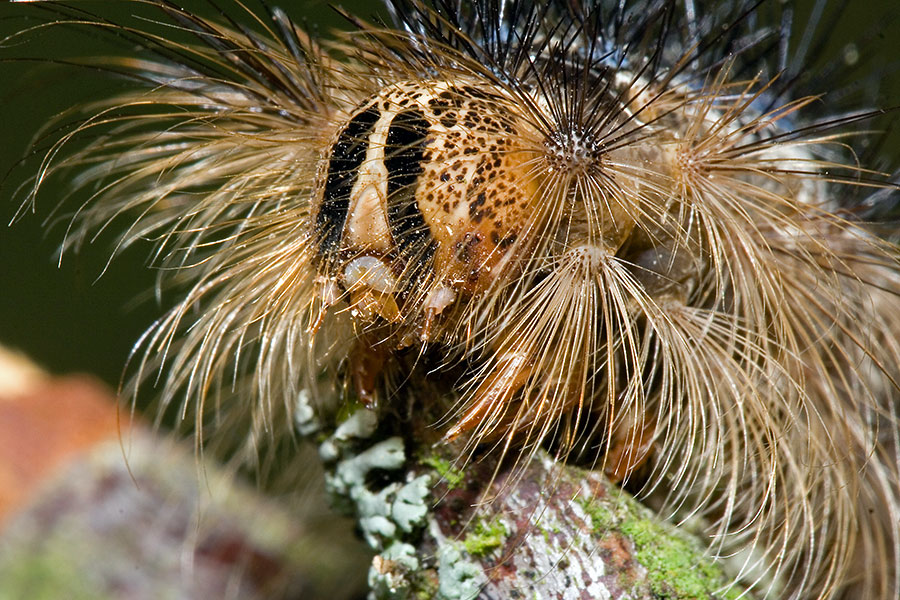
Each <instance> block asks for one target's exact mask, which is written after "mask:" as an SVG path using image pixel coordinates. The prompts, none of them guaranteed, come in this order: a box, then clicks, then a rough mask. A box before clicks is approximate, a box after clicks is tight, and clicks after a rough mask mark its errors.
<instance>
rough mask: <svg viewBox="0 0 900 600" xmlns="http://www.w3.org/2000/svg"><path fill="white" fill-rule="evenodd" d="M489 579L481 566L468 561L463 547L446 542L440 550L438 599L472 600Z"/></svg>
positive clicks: (455, 543)
mask: <svg viewBox="0 0 900 600" xmlns="http://www.w3.org/2000/svg"><path fill="white" fill-rule="evenodd" d="M485 583H487V577H486V576H485V574H484V569H482V567H481V565H479V564H478V563H475V562H471V561H469V560H466V558H465V556H464V554H463V547H462V545H461V544H459V543H457V542H452V541H450V540H446V541H445V542H444V543H443V544H442V545H441V547H440V549H439V550H438V596H437V597H438V599H439V600H472V599H473V598H476V597H477V596H478V592H479V591H480V590H481V588H482V586H484V585H485Z"/></svg>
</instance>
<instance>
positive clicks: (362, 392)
mask: <svg viewBox="0 0 900 600" xmlns="http://www.w3.org/2000/svg"><path fill="white" fill-rule="evenodd" d="M389 352H390V349H389V348H388V347H386V346H385V344H378V343H376V342H375V341H373V340H372V339H371V338H370V337H368V336H361V337H359V338H358V339H357V341H356V343H355V345H354V347H353V350H352V351H351V352H350V356H349V358H348V367H349V368H348V370H349V373H350V379H351V381H352V382H353V389H354V391H355V392H356V397H357V398H358V399H359V401H360V402H362V403H363V405H365V407H366V408H375V406H376V405H377V403H378V397H377V394H376V388H377V385H378V381H379V380H380V378H381V374H382V373H383V371H384V363H385V361H386V360H387V357H388V354H389Z"/></svg>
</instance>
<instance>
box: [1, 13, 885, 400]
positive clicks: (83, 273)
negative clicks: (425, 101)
mask: <svg viewBox="0 0 900 600" xmlns="http://www.w3.org/2000/svg"><path fill="white" fill-rule="evenodd" d="M254 2H255V0H248V4H249V5H250V6H254ZM814 2H815V0H801V1H797V2H794V3H793V4H794V5H795V8H796V15H797V18H796V23H799V24H803V23H806V22H807V19H808V15H809V14H810V11H811V7H812V5H813V3H814ZM218 3H219V4H221V5H224V6H229V5H230V3H229V2H228V1H227V0H219V1H218ZM75 4H76V6H79V7H84V8H85V9H87V10H92V11H95V12H97V13H99V14H103V15H104V16H109V17H113V18H118V19H121V18H122V17H126V18H127V16H128V15H129V14H131V13H132V12H134V11H138V12H140V13H141V14H151V13H148V12H147V11H146V8H147V7H145V6H141V5H140V4H139V3H132V2H121V1H119V2H115V1H107V2H77V3H75ZM179 4H181V5H183V6H185V7H186V8H189V9H192V10H195V11H197V12H198V13H200V14H204V15H210V14H212V13H213V12H214V9H213V8H212V6H211V5H210V3H208V2H203V1H193V2H187V1H185V2H180V3H179ZM274 4H275V5H281V6H282V7H283V8H285V10H286V11H287V12H288V14H290V15H291V16H292V17H293V18H295V19H297V20H300V21H303V20H305V21H307V22H308V23H309V24H310V26H313V27H317V28H319V30H320V31H322V32H327V31H329V30H331V29H332V28H335V27H346V24H345V22H344V21H343V19H342V18H341V17H340V16H339V15H338V14H337V13H336V12H335V11H333V10H331V9H330V8H329V7H328V5H327V4H326V3H324V2H320V1H315V0H300V1H290V2H288V1H281V2H274ZM340 4H341V5H342V6H343V7H344V8H345V9H346V10H347V11H348V12H350V13H352V14H356V15H360V16H363V17H368V16H370V15H371V14H373V12H374V10H375V9H374V8H372V7H373V6H376V5H375V4H374V3H370V2H366V1H360V2H346V1H345V2H341V3H340ZM703 4H704V3H702V2H698V6H699V7H700V9H701V10H702V5H703ZM835 4H837V3H831V4H830V5H829V10H831V9H835V8H836V7H835ZM129 5H130V6H129ZM896 12H897V4H896V0H873V1H871V2H867V3H862V2H849V3H847V7H846V9H845V10H844V12H843V15H842V17H841V18H840V19H839V20H838V21H837V22H836V23H835V26H834V27H829V28H828V31H820V32H819V35H821V36H825V38H827V40H828V46H829V48H828V51H827V53H826V54H828V55H830V56H834V57H838V58H839V59H841V60H846V61H849V62H852V61H854V60H855V61H858V62H859V64H864V65H866V66H865V67H864V68H861V69H860V71H859V79H860V80H864V79H866V78H867V77H870V76H871V74H872V73H873V71H874V72H876V75H875V76H874V78H873V79H876V80H877V81H879V82H880V84H879V85H878V86H871V85H868V86H867V89H869V90H875V91H874V92H872V93H868V94H867V98H868V99H867V103H868V105H869V106H870V107H888V106H891V105H898V104H900V69H898V67H900V54H898V52H897V48H898V47H900V42H898V39H900V22H898V21H900V20H898V18H897V16H896V15H895V13H896ZM46 18H47V15H46V14H43V15H42V11H41V10H38V9H35V7H34V6H28V5H25V4H9V3H6V2H3V3H2V4H0V39H3V38H4V37H6V36H7V35H9V34H11V33H12V32H15V31H21V30H23V29H25V28H28V27H32V26H36V25H38V24H39V23H40V22H42V20H46ZM802 34H803V30H802V28H799V29H798V30H797V34H796V36H801V35H802ZM24 39H27V40H28V43H27V44H25V43H23V44H22V45H14V44H16V43H18V42H17V41H10V40H7V46H8V47H6V48H0V109H2V112H0V181H2V182H3V184H2V187H0V344H2V345H6V346H8V347H11V348H14V349H19V350H21V351H23V352H25V353H27V354H28V355H30V356H31V357H32V358H33V359H34V360H36V361H37V362H38V363H39V364H41V365H42V366H44V367H45V368H47V369H49V370H50V371H53V372H58V373H64V372H71V371H82V372H88V373H93V374H95V375H97V376H99V377H101V378H102V379H104V380H105V381H107V382H108V383H110V384H111V385H113V386H115V385H116V384H117V383H118V381H119V378H120V375H121V373H122V370H123V367H124V365H125V361H126V359H127V357H128V354H129V351H130V349H131V347H132V345H133V343H134V342H135V341H136V340H137V339H138V337H139V336H140V335H141V333H142V332H143V331H144V330H145V329H146V328H147V327H148V326H149V325H150V324H151V323H152V322H153V321H154V319H155V318H157V317H158V316H159V315H160V314H161V312H162V310H161V309H160V307H159V306H158V305H157V303H156V302H155V301H154V300H153V298H152V295H151V294H149V293H148V291H149V290H151V289H152V287H153V284H154V281H155V273H154V272H153V271H152V270H151V269H148V268H146V256H147V251H148V249H149V247H147V246H145V247H132V248H130V249H129V250H128V251H126V252H124V253H123V254H122V255H120V256H119V257H117V259H116V260H114V261H113V262H112V263H111V264H109V266H108V268H105V267H106V266H107V259H108V257H109V254H110V249H111V244H112V241H113V236H110V235H106V236H101V237H100V238H99V239H98V240H97V242H96V243H94V244H91V245H88V246H86V247H85V248H84V249H83V250H82V251H81V252H79V253H77V254H75V253H72V254H67V255H66V256H65V257H64V259H63V260H62V263H61V264H60V265H58V264H57V247H58V245H59V243H60V240H61V239H62V237H63V235H64V233H65V225H66V223H65V221H63V222H59V223H55V224H53V223H49V224H48V223H46V222H45V220H46V219H47V216H48V214H49V213H50V211H51V209H52V208H53V207H54V206H55V205H56V203H57V202H58V201H59V200H60V199H61V198H62V197H63V195H64V194H65V188H64V187H63V185H62V184H64V183H65V182H61V181H59V180H56V181H54V182H53V185H52V186H47V187H46V188H44V189H43V190H42V192H41V194H40V195H39V197H38V203H37V210H36V213H35V214H25V215H23V216H22V217H21V218H20V219H18V220H17V222H16V223H15V224H14V225H13V226H12V227H8V226H7V225H8V224H9V223H10V221H11V220H12V218H13V215H14V214H15V213H16V209H17V208H18V204H19V201H20V199H21V197H22V195H21V193H18V194H17V188H18V186H19V185H21V184H23V182H25V181H26V180H27V178H28V176H29V175H30V174H33V173H34V172H35V170H36V168H37V167H38V165H39V161H38V160H37V157H38V156H39V155H40V153H41V150H40V148H43V147H44V146H45V143H44V142H43V141H42V140H41V138H39V137H38V138H35V137H34V136H35V134H36V133H37V132H38V131H39V130H40V129H41V127H42V126H43V125H45V124H46V123H47V122H48V118H49V117H51V116H53V115H56V114H57V113H59V112H61V111H63V110H65V109H67V108H69V107H70V106H74V105H76V104H77V103H79V102H83V101H85V100H88V99H90V98H96V97H102V95H108V94H111V93H115V91H116V90H117V89H123V88H121V87H120V86H121V85H122V84H121V83H117V82H115V81H111V80H110V78H108V77H106V76H105V75H104V74H102V73H100V72H97V71H90V70H87V69H73V68H66V67H64V66H60V65H57V64H52V63H50V62H40V61H38V62H20V61H12V62H10V61H9V60H8V59H9V58H11V57H13V56H15V57H23V56H30V57H36V58H41V57H44V58H49V57H56V58H59V57H76V56H92V55H103V54H104V53H105V54H109V53H128V50H129V48H128V46H127V44H124V43H122V42H119V43H116V42H113V43H110V42H109V41H108V40H105V39H102V38H101V37H99V36H91V35H85V34H84V32H83V30H82V31H81V32H79V31H75V30H73V29H63V28H51V29H49V30H43V31H39V32H35V33H34V34H33V35H28V36H25V38H24ZM24 39H23V41H24ZM798 40H799V37H798ZM822 91H823V92H830V93H832V94H834V93H840V91H839V90H838V91H837V92H836V91H835V90H834V89H825V90H822ZM824 102H826V103H827V102H828V98H827V97H826V98H825V100H824ZM888 123H889V119H882V120H880V121H877V122H875V123H874V124H873V127H878V128H885V127H887V126H888V125H887V124H888ZM52 137H53V136H52V134H51V135H50V138H52ZM885 139H886V142H885V144H884V146H883V147H882V148H881V149H880V150H878V154H879V156H881V157H882V158H883V163H882V164H881V165H878V166H881V167H882V168H885V167H887V168H895V167H896V166H897V165H898V164H900V136H898V134H897V131H892V132H891V133H890V134H889V135H888V136H887V137H886V138H885ZM32 144H35V147H36V148H38V150H37V151H36V153H31V156H32V157H31V159H29V160H26V161H25V162H24V163H20V161H21V160H22V159H23V158H24V157H26V156H28V155H29V153H30V150H29V148H31V145H32ZM104 268H105V271H104ZM101 273H103V275H102V277H100V275H101Z"/></svg>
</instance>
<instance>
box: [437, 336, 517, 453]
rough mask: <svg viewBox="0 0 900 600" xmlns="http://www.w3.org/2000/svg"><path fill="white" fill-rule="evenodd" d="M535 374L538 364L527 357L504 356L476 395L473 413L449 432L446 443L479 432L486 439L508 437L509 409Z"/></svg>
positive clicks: (471, 407)
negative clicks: (497, 436)
mask: <svg viewBox="0 0 900 600" xmlns="http://www.w3.org/2000/svg"><path fill="white" fill-rule="evenodd" d="M533 372H534V361H533V360H531V359H530V358H529V357H528V356H526V355H525V354H524V353H518V352H513V353H504V354H501V355H500V357H499V358H498V359H497V364H496V365H495V366H494V368H493V370H492V371H491V372H490V374H489V375H488V376H487V377H486V378H485V379H484V381H483V382H482V383H481V385H479V386H478V389H477V390H476V391H475V393H474V394H473V401H472V403H471V406H470V407H469V409H468V410H466V412H465V413H464V414H463V415H462V416H461V417H460V419H459V420H458V421H457V422H456V423H455V424H454V425H453V427H451V428H450V429H449V431H447V433H446V434H445V435H444V439H446V440H447V441H451V440H454V439H456V438H458V437H459V436H460V435H462V434H463V433H467V432H469V431H472V430H475V429H477V430H479V432H481V434H482V437H484V438H485V439H487V438H490V437H496V436H495V435H492V434H495V433H498V432H499V433H505V432H506V428H505V427H501V425H502V424H503V423H504V422H505V421H507V419H505V418H504V417H505V416H506V414H507V411H508V408H509V406H510V404H511V403H512V402H514V401H515V398H516V396H517V395H518V393H519V390H521V389H522V387H524V385H525V383H526V382H527V381H528V378H529V377H531V375H532V374H533Z"/></svg>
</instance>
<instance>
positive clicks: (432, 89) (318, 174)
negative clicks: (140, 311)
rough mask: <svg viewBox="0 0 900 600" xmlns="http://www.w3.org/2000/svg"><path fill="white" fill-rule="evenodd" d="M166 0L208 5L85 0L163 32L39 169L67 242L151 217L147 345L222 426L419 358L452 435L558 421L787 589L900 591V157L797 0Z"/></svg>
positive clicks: (517, 437)
mask: <svg viewBox="0 0 900 600" xmlns="http://www.w3.org/2000/svg"><path fill="white" fill-rule="evenodd" d="M150 4H152V5H155V6H157V7H158V8H159V9H160V10H161V11H162V12H163V13H165V14H166V15H167V16H168V17H169V18H170V19H171V20H172V21H173V22H174V23H175V25H176V27H177V28H178V29H179V30H181V31H186V32H188V33H190V34H191V35H192V36H194V41H192V42H180V41H172V40H169V39H167V38H165V37H164V36H160V35H153V34H150V33H145V32H143V31H141V29H134V28H125V27H119V26H111V25H109V24H108V23H105V22H104V21H102V20H100V19H96V18H94V17H92V16H91V15H86V14H84V13H82V12H80V11H79V10H78V9H77V8H74V7H68V6H66V5H61V6H60V7H59V10H60V11H62V14H63V15H68V16H69V19H68V20H71V21H72V22H85V21H90V22H93V23H94V25H95V26H96V27H99V28H101V29H107V28H110V27H112V28H114V29H115V31H116V32H117V34H118V35H122V36H125V37H126V38H127V39H129V40H132V41H136V42H137V43H138V45H139V46H140V47H142V48H144V49H145V50H147V51H149V52H148V55H147V56H143V55H140V56H135V57H132V58H122V59H109V60H108V62H107V64H108V66H109V68H110V69H113V70H115V71H117V72H120V73H121V72H124V73H126V74H127V75H128V76H130V77H131V78H133V80H134V81H135V82H136V83H139V84H143V87H141V88H140V89H137V90H136V91H134V92H133V93H131V94H129V95H125V96H123V97H120V98H116V99H113V100H111V101H108V102H102V103H100V104H98V105H97V106H95V107H92V110H93V111H94V112H95V115H94V116H91V117H89V118H87V119H86V120H85V121H84V122H83V123H82V124H81V125H80V126H79V127H78V128H77V130H75V131H74V132H71V133H68V134H66V135H65V136H64V137H63V138H62V139H61V140H60V141H59V142H58V143H57V144H56V146H54V148H53V149H52V150H51V152H50V153H49V154H48V159H47V160H46V161H45V162H44V164H43V165H42V167H41V172H40V173H39V175H38V176H37V177H36V179H35V182H36V183H35V185H34V187H33V188H31V189H30V191H29V194H30V195H29V198H30V200H31V201H33V200H34V198H35V197H36V194H37V192H38V190H39V187H40V183H41V182H42V181H44V180H45V179H46V177H48V176H51V175H54V174H56V173H57V172H62V171H64V170H68V169H70V168H72V169H76V171H75V172H76V175H75V177H74V179H73V182H74V185H75V187H77V188H80V189H87V190H89V191H90V198H89V200H88V201H87V202H86V204H85V205H84V206H83V207H82V209H81V210H79V214H78V216H77V219H76V221H75V229H74V232H75V233H74V234H73V235H72V236H70V238H69V240H68V242H67V243H69V244H74V243H76V242H78V241H79V240H81V239H83V238H84V236H85V235H86V232H89V231H92V230H94V229H96V228H98V227H111V226H114V224H116V223H119V222H124V223H125V225H124V226H123V230H124V234H123V236H122V241H121V244H122V245H127V244H129V243H131V242H133V241H135V240H137V239H142V238H148V237H149V238H152V239H156V240H158V247H159V249H158V251H157V253H156V257H157V259H158V261H159V262H160V263H161V264H162V265H164V266H165V267H167V269H166V270H164V271H163V276H162V277H163V279H164V280H165V281H166V284H167V285H171V286H173V287H174V288H175V289H178V290H181V296H180V300H179V302H178V303H177V304H176V306H175V307H174V308H173V309H172V310H171V311H170V312H169V313H167V314H166V316H164V317H163V318H162V319H161V320H160V321H159V322H158V323H157V324H156V325H155V326H154V327H153V328H152V329H150V330H149V332H148V334H147V335H146V337H145V338H144V340H142V344H143V348H144V353H143V355H142V359H141V360H139V361H138V362H139V368H138V371H139V373H138V375H137V379H138V380H140V379H142V378H145V377H146V376H147V374H148V373H151V372H156V371H157V369H159V370H160V372H162V373H165V377H164V379H163V382H164V383H163V388H162V403H163V405H164V406H168V405H171V404H178V403H181V406H182V407H183V408H182V411H183V412H184V413H185V414H187V413H191V414H194V415H195V417H194V418H195V421H196V426H197V429H198V430H201V432H200V435H201V437H204V436H206V435H210V436H213V437H214V436H215V435H217V434H216V433H215V432H209V431H208V430H207V431H202V430H203V429H204V427H207V426H208V425H209V424H210V423H212V422H214V421H225V422H226V423H227V422H237V423H241V422H243V423H249V424H250V425H251V427H250V434H249V435H247V436H246V440H247V441H246V445H248V446H250V447H252V446H255V444H256V443H257V440H258V439H259V436H260V434H261V432H263V431H268V430H271V429H273V428H277V427H278V426H279V422H280V421H282V420H283V416H282V412H283V411H290V410H291V407H292V403H293V402H294V399H295V398H297V397H298V395H300V394H301V393H308V392H310V390H321V389H323V385H322V381H321V377H322V376H323V374H325V375H328V376H330V377H331V379H330V381H332V382H333V384H334V385H332V386H331V388H330V389H338V390H339V389H344V390H345V391H346V394H347V395H349V396H351V397H355V398H357V399H359V400H361V401H362V402H364V403H365V404H367V405H369V406H373V407H378V409H379V410H380V411H382V412H385V413H388V412H391V411H392V407H391V403H392V402H394V401H395V400H396V398H398V397H400V396H402V390H403V389H404V386H409V385H411V384H409V383H408V382H410V381H415V380H416V379H427V380H429V381H431V382H433V383H435V385H438V386H444V388H445V389H446V392H447V396H448V398H451V402H452V404H448V405H447V406H448V408H447V409H446V410H447V412H446V415H447V416H446V419H445V420H444V421H442V422H440V423H436V424H435V428H436V429H438V430H439V431H440V434H441V435H442V436H443V437H444V439H446V440H453V439H465V440H466V442H467V448H468V449H469V450H468V452H467V453H466V455H465V456H464V457H461V461H462V463H461V464H464V462H465V459H466V458H467V457H469V456H470V455H472V454H473V453H475V452H476V451H483V450H481V449H483V448H485V447H487V448H490V449H492V450H491V451H494V452H505V453H507V454H509V455H511V456H527V455H528V453H530V452H533V451H534V450H535V449H536V448H539V447H542V446H543V447H547V448H551V449H552V450H553V452H555V455H556V457H557V458H558V459H559V460H572V461H580V462H583V463H588V464H591V465H593V466H594V467H596V468H597V469H602V470H604V471H605V472H606V474H607V475H608V476H609V477H611V478H612V479H614V480H616V481H621V482H623V484H626V485H628V486H629V489H632V490H635V491H636V492H637V493H638V495H639V496H643V497H647V498H656V499H657V500H658V502H659V503H660V504H661V505H662V506H664V507H666V508H667V509H669V510H670V511H675V512H678V513H679V514H687V515H698V516H701V517H703V518H704V520H705V522H706V523H707V524H708V525H707V531H706V534H707V535H708V536H709V538H708V539H709V544H710V551H711V552H712V553H714V554H718V555H721V556H727V555H730V554H733V553H735V552H737V551H738V550H741V549H747V548H752V549H753V556H754V558H753V560H759V561H761V562H762V563H764V564H765V565H766V569H767V570H768V571H769V572H770V573H769V574H770V575H771V578H772V579H777V580H778V581H780V584H779V586H780V587H778V588H773V589H775V591H773V590H772V589H769V590H768V592H767V590H766V588H765V587H764V586H763V584H762V583H760V584H759V588H758V589H754V590H752V592H753V593H756V594H758V595H760V596H761V597H766V595H767V594H768V595H769V597H776V596H777V597H785V598H798V599H799V598H821V599H825V598H896V597H897V595H898V593H900V585H898V576H900V569H898V567H897V562H898V560H900V550H898V545H900V484H898V463H897V442H898V428H897V418H896V400H897V398H898V381H900V373H898V365H900V341H898V334H900V263H898V258H900V255H898V250H897V248H896V246H894V245H893V244H892V243H890V242H888V241H885V240H883V239H881V238H880V237H879V236H878V235H877V234H876V232H875V230H874V229H873V228H872V227H871V226H870V225H868V224H866V223H865V222H864V220H863V218H862V217H861V216H860V214H862V211H861V210H857V211H856V212H854V210H853V207H852V206H851V204H852V201H851V198H853V197H855V195H858V194H859V193H860V192H861V191H864V190H865V189H873V190H878V191H876V195H879V194H880V195H881V196H885V195H886V192H885V190H888V191H889V190H890V189H892V188H893V187H895V186H894V184H893V183H892V182H891V180H890V178H889V177H887V176H884V175H881V174H879V173H876V172H873V171H868V170H866V169H865V168H864V166H858V165H856V164H854V163H853V162H852V161H851V160H849V159H848V158H847V157H846V156H845V155H844V154H845V152H844V146H845V144H846V143H848V142H845V141H844V139H845V137H846V134H847V133H848V132H849V131H850V130H851V126H852V125H853V124H854V123H856V122H859V121H862V120H864V119H868V118H871V117H872V116H873V113H853V114H850V115H849V116H846V115H845V116H836V117H827V116H826V117H825V118H820V117H818V116H817V115H816V114H815V106H814V105H815V104H816V103H817V102H818V99H817V98H815V97H812V96H808V95H803V93H802V91H800V90H798V86H799V84H797V83H796V80H797V78H796V77H794V76H795V75H796V70H797V69H798V68H799V67H797V66H796V65H792V64H789V63H782V64H778V63H777V60H778V58H779V57H780V56H781V54H780V53H779V52H777V48H783V47H784V44H785V43H786V42H785V41H784V36H786V35H787V33H786V32H785V31H784V30H782V29H780V28H778V27H774V28H766V27H764V26H761V25H760V24H759V22H758V19H757V17H759V16H760V15H762V14H764V12H765V11H767V10H770V9H773V6H774V5H775V4H777V3H767V2H760V3H755V4H750V3H739V6H736V7H732V8H727V7H724V6H718V5H711V6H702V7H701V6H699V5H698V6H697V7H695V6H694V3H693V2H689V1H685V2H676V1H668V0H643V1H635V2H628V1H626V2H605V1H600V2H585V3H581V2H567V1H563V0H559V1H554V2H549V3H532V2H528V1H524V0H523V1H519V0H477V1H475V2H472V3H458V2H451V1H449V0H446V1H445V0H435V1H434V2H432V3H426V2H421V1H419V0H389V1H388V8H389V10H390V13H391V23H390V24H389V25H384V24H380V25H372V24H369V23H365V22H362V21H359V20H357V19H354V18H351V17H348V19H349V20H350V21H351V22H352V23H353V24H354V26H355V30H354V31H352V32H349V33H344V34H341V35H340V36H339V37H338V39H337V41H331V42H325V41H319V40H316V39H314V38H312V37H311V36H309V35H308V34H306V33H305V32H303V31H302V30H301V29H300V28H299V27H298V26H297V25H296V24H295V23H293V22H292V21H290V20H289V19H288V17H287V16H286V15H285V13H283V12H282V11H280V10H277V9H276V10H269V9H266V11H267V12H266V14H265V19H263V18H262V17H259V16H255V15H254V16H253V18H254V19H255V20H256V25H257V26H258V27H257V28H258V29H259V31H258V32H256V31H253V30H251V29H249V28H246V27H244V26H241V25H238V24H236V23H233V22H232V23H230V24H228V25H222V24H219V23H217V22H216V21H214V20H207V19H204V18H201V17H199V16H196V15H193V14H191V13H189V12H186V11H184V10H182V9H179V8H178V7H177V6H176V5H174V4H171V3H169V2H167V1H165V0H159V1H153V2H150ZM700 8H703V9H704V10H707V11H708V14H706V15H702V14H700V12H699V9H700ZM252 14H253V13H249V12H248V15H252ZM773 40H774V41H775V42H776V43H775V44H774V45H773V43H772V42H773ZM773 47H774V48H775V49H773ZM151 53H152V54H151ZM154 54H155V55H156V56H154ZM773 61H776V62H775V63H773ZM779 69H780V70H781V71H782V73H781V75H780V76H779V75H778V74H777V73H776V71H778V70H779ZM148 111H149V113H150V115H152V118H148ZM809 115H811V116H809ZM98 131H99V132H101V133H100V134H98V135H97V136H96V137H94V138H93V139H92V140H91V141H90V142H89V143H88V144H87V145H86V146H85V148H83V149H80V150H79V151H77V152H76V153H75V154H73V155H71V156H69V157H67V158H57V156H61V155H60V150H64V147H65V145H66V144H67V143H68V142H69V141H70V139H71V138H72V137H73V136H75V137H78V136H86V134H89V133H94V132H98ZM864 205H865V202H857V203H856V206H864ZM857 213H860V214H857ZM317 379H318V380H317ZM404 382H407V383H404ZM325 387H328V386H325ZM235 390H238V391H237V392H235ZM320 396H321V397H320V398H319V401H320V402H319V404H320V405H322V406H327V405H329V404H332V405H333V402H334V401H333V399H330V398H329V394H327V393H324V392H323V393H321V394H320ZM211 405H216V407H217V409H216V410H214V409H213V408H211ZM323 410H325V409H324V408H323ZM211 415H212V416H211ZM223 415H224V416H223ZM287 422H290V420H288V421H287ZM207 429H208V428H207ZM242 444H245V442H244V440H243V438H242V439H241V441H240V442H238V445H242Z"/></svg>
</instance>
